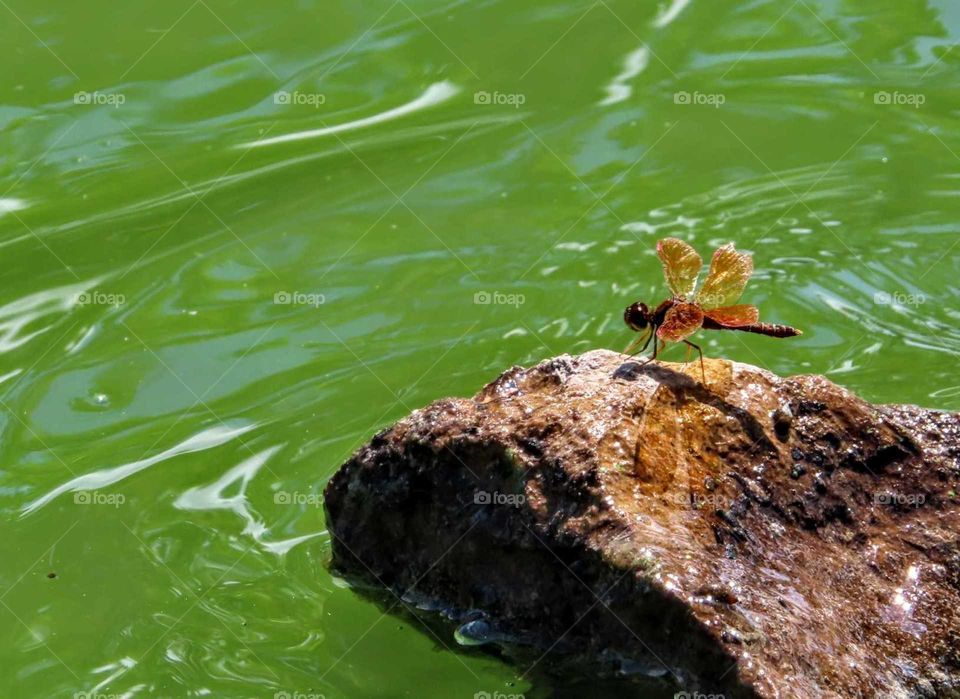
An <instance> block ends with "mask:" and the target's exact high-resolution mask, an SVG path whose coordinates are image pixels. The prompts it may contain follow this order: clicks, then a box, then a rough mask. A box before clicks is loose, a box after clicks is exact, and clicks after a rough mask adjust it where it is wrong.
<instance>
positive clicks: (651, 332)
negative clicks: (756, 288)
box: [623, 238, 803, 380]
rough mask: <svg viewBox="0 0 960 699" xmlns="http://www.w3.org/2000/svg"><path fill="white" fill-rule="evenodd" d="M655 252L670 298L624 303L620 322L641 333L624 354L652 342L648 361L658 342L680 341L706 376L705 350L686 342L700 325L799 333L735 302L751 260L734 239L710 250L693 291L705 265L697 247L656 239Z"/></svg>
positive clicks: (772, 333)
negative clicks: (658, 301) (700, 281)
mask: <svg viewBox="0 0 960 699" xmlns="http://www.w3.org/2000/svg"><path fill="white" fill-rule="evenodd" d="M657 256H658V257H659V258H660V261H661V262H662V263H663V274H664V276H665V277H666V279H667V286H668V287H669V288H670V293H671V294H672V296H671V297H670V298H668V299H667V300H666V301H664V302H663V303H661V304H660V305H659V306H657V307H656V308H655V309H654V310H652V311H651V310H650V309H649V308H647V305H646V304H645V303H640V302H639V301H638V302H636V303H632V304H630V305H629V306H627V308H626V310H625V311H624V312H623V320H624V322H625V323H626V324H627V325H628V326H629V327H630V329H631V330H635V331H637V332H640V333H643V334H642V335H641V336H640V337H638V338H637V339H636V340H635V341H633V342H631V343H630V346H629V347H627V349H626V350H624V352H625V353H626V354H631V353H632V351H633V350H634V349H635V348H636V347H637V346H638V345H639V344H640V343H641V342H642V343H643V347H641V348H640V350H639V351H640V352H644V351H645V350H646V349H647V347H648V346H649V344H650V342H651V340H652V341H653V356H651V357H650V358H649V359H647V362H651V361H653V360H654V359H656V358H657V350H658V347H657V345H658V343H660V342H662V343H663V345H662V346H665V345H666V343H667V342H683V343H684V344H686V345H687V346H688V347H692V348H693V349H695V350H697V352H698V353H699V355H700V373H701V376H703V378H704V380H706V374H705V372H704V370H703V351H702V350H701V349H700V347H699V346H698V345H695V344H694V343H692V342H690V341H689V340H687V337H689V336H690V335H692V334H693V333H694V332H696V331H697V330H699V329H700V328H705V329H707V330H740V331H742V332H748V333H757V334H759V335H767V336H769V337H793V336H795V335H802V334H803V333H801V332H800V331H799V330H797V329H796V328H791V327H790V326H789V325H776V324H774V323H761V322H760V311H759V310H757V307H756V306H751V305H747V304H737V305H734V304H736V302H737V301H738V300H739V299H740V296H741V295H742V294H743V288H744V287H745V286H746V285H747V280H748V279H750V275H751V274H753V259H752V258H751V257H750V256H749V255H747V254H746V253H742V252H737V251H736V250H735V249H734V246H733V243H728V244H727V245H724V246H722V247H720V248H718V249H717V251H716V252H715V253H713V259H712V260H711V261H710V272H709V274H707V279H706V281H704V283H703V286H701V287H700V290H699V291H697V292H696V294H694V289H696V286H697V277H699V276H700V269H701V268H702V267H703V260H702V259H700V255H698V254H697V251H696V250H694V249H693V248H692V247H690V246H689V245H688V244H687V243H685V242H683V241H682V240H679V239H677V238H664V239H663V240H661V241H660V242H658V243H657ZM662 346H661V349H662ZM688 351H689V350H688ZM647 362H644V364H646V363H647Z"/></svg>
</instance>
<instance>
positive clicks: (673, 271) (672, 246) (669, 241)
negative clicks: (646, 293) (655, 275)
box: [657, 238, 703, 298]
mask: <svg viewBox="0 0 960 699" xmlns="http://www.w3.org/2000/svg"><path fill="white" fill-rule="evenodd" d="M657 256H658V257H659V258H660V261H661V262H662V263H663V276H664V277H666V278H667V286H668V287H670V292H671V293H672V294H673V295H674V296H678V297H680V298H690V297H692V296H693V289H694V287H695V286H696V285H697V277H698V276H700V268H701V267H703V260H702V259H700V255H698V254H697V251H696V250H694V249H693V248H692V247H690V246H689V245H687V244H686V243H685V242H683V241H682V240H680V239H679V238H664V239H663V240H661V241H660V242H658V243H657Z"/></svg>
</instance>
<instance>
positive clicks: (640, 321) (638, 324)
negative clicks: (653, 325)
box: [623, 302, 650, 330]
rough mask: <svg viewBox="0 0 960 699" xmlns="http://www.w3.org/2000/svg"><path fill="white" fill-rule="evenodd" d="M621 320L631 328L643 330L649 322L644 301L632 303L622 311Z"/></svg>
mask: <svg viewBox="0 0 960 699" xmlns="http://www.w3.org/2000/svg"><path fill="white" fill-rule="evenodd" d="M623 322H624V323H626V324H627V325H628V326H629V327H630V328H631V329H632V330H645V329H646V327H647V325H649V323H650V319H649V311H648V310H647V305H646V304H645V303H639V302H638V303H633V304H630V305H629V306H627V308H626V310H624V312H623Z"/></svg>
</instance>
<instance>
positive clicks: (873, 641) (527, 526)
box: [326, 350, 960, 699]
mask: <svg viewBox="0 0 960 699" xmlns="http://www.w3.org/2000/svg"><path fill="white" fill-rule="evenodd" d="M694 368H696V371H695V370H694ZM698 369H699V367H698V366H697V365H696V364H690V365H674V364H648V365H646V366H643V367H640V366H639V365H638V364H637V363H636V362H635V361H633V360H632V359H630V358H629V357H626V356H624V355H621V354H617V353H614V352H608V351H604V350H597V351H593V352H588V353H586V354H584V355H581V356H578V357H569V356H562V357H557V358H555V359H551V360H549V361H546V362H543V363H541V364H540V365H538V366H536V367H533V368H531V369H522V368H519V367H515V368H513V369H510V370H509V371H507V372H505V373H504V374H503V375H501V376H500V377H499V378H498V379H497V380H496V381H494V382H493V383H491V384H489V385H488V386H486V387H485V388H484V389H483V390H482V391H481V392H480V393H479V394H478V395H477V396H476V397H475V398H473V399H461V398H450V399H445V400H440V401H437V402H435V403H433V404H432V405H430V406H428V407H426V408H424V409H422V410H418V411H415V412H414V413H413V414H412V415H410V416H409V417H407V418H405V419H404V420H401V421H400V422H399V423H397V424H396V425H394V426H393V427H392V428H390V429H388V430H385V431H383V432H381V433H380V434H378V435H376V436H375V437H374V438H373V439H372V440H371V442H370V443H369V444H368V445H367V446H365V447H363V448H362V449H361V450H360V451H358V452H357V453H356V454H355V455H354V456H353V458H351V459H350V460H349V461H348V462H347V463H346V464H345V465H344V466H343V467H342V468H341V469H340V470H339V471H338V472H337V474H336V475H335V476H334V477H333V479H332V480H331V481H330V483H329V485H328V486H327V489H326V507H327V518H328V523H329V526H330V530H331V532H332V534H333V562H332V565H333V567H334V569H335V570H337V571H339V572H341V573H342V574H344V575H346V576H348V577H352V578H359V579H362V580H365V581H368V582H373V583H374V584H375V585H378V586H385V587H388V588H390V589H391V590H393V591H394V592H395V593H397V594H399V595H402V596H404V599H406V600H418V601H420V602H427V603H429V605H428V606H431V607H432V608H434V609H436V608H442V609H444V610H445V612H446V613H447V615H448V616H450V617H451V618H452V619H453V620H454V621H455V622H457V623H464V622H472V623H467V625H466V626H464V627H462V634H466V635H472V636H473V637H474V638H476V639H477V640H478V642H479V641H482V640H490V639H492V640H495V641H500V642H504V641H506V640H508V639H509V640H510V641H511V642H510V643H507V644H506V645H507V647H512V648H513V651H512V652H519V653H520V655H519V656H518V657H519V658H523V662H522V663H521V664H520V665H519V667H520V669H521V670H526V667H525V665H527V666H528V665H529V663H531V662H534V661H539V660H540V659H541V658H542V657H544V654H545V653H546V659H545V660H543V661H542V662H538V663H537V664H538V666H539V667H541V668H542V666H544V665H546V664H548V663H549V664H553V663H554V662H556V661H560V660H568V661H571V662H573V661H576V662H578V663H583V662H587V663H589V665H590V667H591V668H593V669H595V670H596V672H597V673H598V674H600V675H610V674H628V675H631V676H632V677H634V678H659V679H656V680H655V681H657V682H661V683H662V684H663V686H664V687H665V688H666V689H668V690H670V691H685V692H701V693H705V694H709V693H714V694H725V695H726V697H727V698H728V699H729V698H730V697H741V696H744V697H754V696H756V697H804V698H805V699H809V698H810V697H833V696H838V697H839V696H842V697H859V696H864V697H872V696H889V697H912V696H937V697H945V696H960V546H958V542H960V507H958V497H957V493H958V490H960V439H958V436H960V415H957V414H948V413H941V412H936V411H931V410H925V409H922V408H918V407H914V406H874V405H871V404H869V403H866V402H864V401H863V400H861V399H859V398H857V397H856V396H854V395H852V394H851V393H849V392H847V391H845V390H844V389H842V388H840V387H839V386H836V385H835V384H833V383H831V382H830V381H828V380H827V379H825V378H823V377H819V376H795V377H790V378H780V377H778V376H775V375H773V374H771V373H769V372H767V371H764V370H762V369H758V368H756V367H752V366H749V365H744V364H737V363H733V362H728V361H721V360H708V361H707V383H706V385H704V384H703V383H701V382H700V380H699V379H700V375H699V370H698ZM684 370H686V371H687V373H684ZM517 649H520V651H517ZM523 649H526V650H525V651H524V650H523ZM530 658H532V660H530ZM518 662H520V661H519V660H518ZM578 667H581V666H579V665H578ZM581 670H582V667H581ZM645 681H650V680H649V679H647V680H645Z"/></svg>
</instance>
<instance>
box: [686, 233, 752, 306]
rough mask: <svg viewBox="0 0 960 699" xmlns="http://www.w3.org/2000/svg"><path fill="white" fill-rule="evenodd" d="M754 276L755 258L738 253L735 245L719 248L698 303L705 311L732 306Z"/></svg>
mask: <svg viewBox="0 0 960 699" xmlns="http://www.w3.org/2000/svg"><path fill="white" fill-rule="evenodd" d="M751 274H753V258H751V257H750V255H747V254H746V253H743V252H737V251H736V250H735V249H734V247H733V243H728V244H727V245H724V246H723V247H720V248H717V251H716V252H715V253H713V259H712V260H711V261H710V273H709V274H708V275H707V280H706V281H705V282H704V283H703V287H701V289H700V292H699V293H698V294H697V303H699V304H700V305H701V306H702V307H703V309H704V310H712V309H715V308H722V307H724V306H730V305H732V304H734V303H736V302H737V300H738V299H739V298H740V296H741V295H742V294H743V287H745V286H746V285H747V280H748V279H750V275H751Z"/></svg>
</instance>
